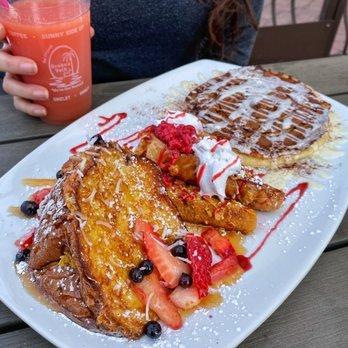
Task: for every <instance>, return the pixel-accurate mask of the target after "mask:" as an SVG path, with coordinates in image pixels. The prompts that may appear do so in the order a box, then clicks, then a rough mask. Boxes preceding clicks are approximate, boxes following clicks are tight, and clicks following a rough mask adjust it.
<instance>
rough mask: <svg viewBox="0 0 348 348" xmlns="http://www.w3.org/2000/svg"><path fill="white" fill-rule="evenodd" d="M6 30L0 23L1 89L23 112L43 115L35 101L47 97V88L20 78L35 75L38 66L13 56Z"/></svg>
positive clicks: (41, 109) (40, 106)
mask: <svg viewBox="0 0 348 348" xmlns="http://www.w3.org/2000/svg"><path fill="white" fill-rule="evenodd" d="M90 35H91V38H92V37H93V36H94V29H93V28H92V27H91V29H90ZM5 39H6V32H5V28H4V26H3V25H2V24H1V23H0V42H1V41H2V42H4V46H3V47H2V49H0V71H2V72H5V77H4V80H3V89H4V91H5V92H6V93H8V94H10V95H12V96H13V104H14V107H15V108H16V109H17V110H19V111H23V112H24V113H26V114H28V115H31V116H36V117H44V116H46V115H47V110H46V108H45V107H44V106H42V105H39V104H36V103H35V101H44V100H47V99H48V98H49V93H48V90H47V88H45V87H43V86H39V85H35V84H28V83H24V82H23V81H22V80H21V76H23V75H35V74H37V71H38V68H37V65H36V63H35V62H34V61H33V60H32V59H29V58H26V57H19V56H13V55H12V54H11V52H10V46H9V45H8V44H7V43H6V42H5Z"/></svg>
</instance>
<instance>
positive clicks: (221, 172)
mask: <svg viewBox="0 0 348 348" xmlns="http://www.w3.org/2000/svg"><path fill="white" fill-rule="evenodd" d="M238 161H239V157H238V156H237V157H236V158H235V159H234V160H233V161H232V162H231V163H229V164H228V165H227V166H226V167H224V168H223V169H222V170H220V171H219V172H217V173H215V174H214V175H213V177H212V179H211V180H212V181H215V180H216V179H218V178H220V176H221V175H222V174H223V173H225V171H226V170H227V169H228V168H230V167H232V166H233V165H235V164H236V163H237V162H238Z"/></svg>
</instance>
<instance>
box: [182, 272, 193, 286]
mask: <svg viewBox="0 0 348 348" xmlns="http://www.w3.org/2000/svg"><path fill="white" fill-rule="evenodd" d="M179 285H180V286H181V287H182V288H189V287H190V286H191V285H192V277H191V276H190V275H189V274H187V273H183V274H182V275H181V277H180V280H179Z"/></svg>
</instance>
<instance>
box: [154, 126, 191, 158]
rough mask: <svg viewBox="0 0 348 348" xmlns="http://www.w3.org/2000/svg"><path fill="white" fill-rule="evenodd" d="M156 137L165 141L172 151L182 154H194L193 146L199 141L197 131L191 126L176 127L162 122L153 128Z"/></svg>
mask: <svg viewBox="0 0 348 348" xmlns="http://www.w3.org/2000/svg"><path fill="white" fill-rule="evenodd" d="M153 132H154V134H155V136H156V137H157V138H158V139H160V140H161V141H163V142H164V143H165V144H166V145H167V146H168V148H169V149H170V150H174V151H177V152H179V153H182V154H189V153H191V152H192V145H193V144H194V143H195V142H196V140H197V133H196V129H195V127H193V126H190V125H183V124H179V125H174V124H171V123H168V122H166V121H162V122H161V123H160V124H159V125H158V126H155V127H154V128H153Z"/></svg>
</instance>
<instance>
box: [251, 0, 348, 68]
mask: <svg viewBox="0 0 348 348" xmlns="http://www.w3.org/2000/svg"><path fill="white" fill-rule="evenodd" d="M347 12H348V11H347V1H346V0H297V1H296V0H264V8H263V11H262V16H261V21H260V30H259V32H258V35H257V38H256V42H255V46H254V50H253V53H252V57H251V60H250V63H251V64H263V63H273V62H281V61H290V60H299V59H310V58H321V57H327V56H330V55H342V54H347V43H348V14H347Z"/></svg>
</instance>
